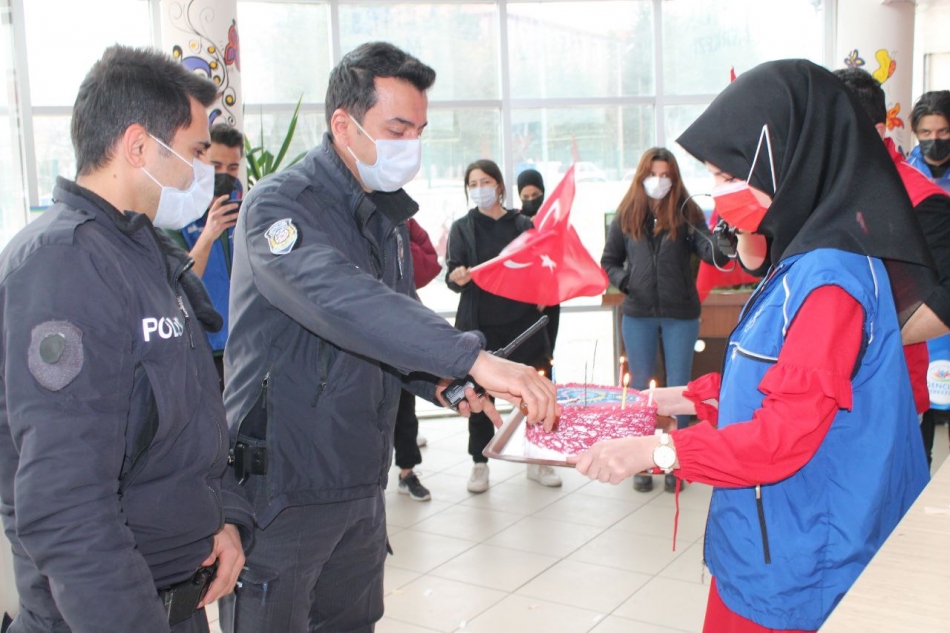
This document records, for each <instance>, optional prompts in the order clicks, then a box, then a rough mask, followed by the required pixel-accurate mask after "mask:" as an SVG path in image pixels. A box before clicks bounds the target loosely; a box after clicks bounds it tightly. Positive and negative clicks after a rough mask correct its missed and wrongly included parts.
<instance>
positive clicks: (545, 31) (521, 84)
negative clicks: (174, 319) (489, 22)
mask: <svg viewBox="0 0 950 633" xmlns="http://www.w3.org/2000/svg"><path fill="white" fill-rule="evenodd" d="M664 6H665V5H664ZM508 49H509V53H508V60H509V69H510V73H511V96H512V97H513V98H515V99H539V98H568V97H629V96H639V95H650V94H653V92H654V82H653V67H654V63H653V59H654V55H653V3H652V2H651V1H650V0H639V1H633V2H629V1H627V2H587V1H585V2H543V3H542V2H533V3H513V4H509V5H508Z"/></svg>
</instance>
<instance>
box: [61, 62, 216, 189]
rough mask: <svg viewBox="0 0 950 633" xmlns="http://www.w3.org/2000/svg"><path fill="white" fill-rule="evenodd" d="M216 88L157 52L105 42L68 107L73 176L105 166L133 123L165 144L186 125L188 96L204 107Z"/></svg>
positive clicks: (209, 101) (188, 119)
mask: <svg viewBox="0 0 950 633" xmlns="http://www.w3.org/2000/svg"><path fill="white" fill-rule="evenodd" d="M217 92H218V89H217V86H215V84H214V83H212V82H211V81H209V80H207V79H204V78H202V77H199V76H198V75H196V74H194V73H192V72H189V71H188V70H187V69H186V68H185V67H183V66H182V65H181V64H179V63H178V62H176V61H174V60H173V59H172V58H171V57H168V56H167V55H165V54H163V53H160V52H159V51H157V50H154V49H146V48H130V47H127V46H118V45H116V46H110V47H109V48H107V49H106V51H105V52H104V53H103V54H102V59H100V60H99V61H97V62H96V63H95V64H93V66H92V69H91V70H90V71H89V74H88V75H86V78H85V79H83V82H82V85H81V86H79V94H78V95H76V103H75V104H74V105H73V120H72V125H71V128H72V129H71V133H72V140H73V148H74V150H75V152H76V172H77V174H78V175H80V176H82V175H85V174H89V173H91V172H93V171H95V170H96V169H99V168H100V167H102V166H103V165H105V164H106V163H107V162H108V161H109V160H110V159H111V158H112V152H113V148H114V147H115V144H116V143H117V142H118V140H119V138H121V136H122V135H123V134H125V131H126V130H127V129H128V127H129V126H130V125H133V124H135V123H138V124H140V125H142V126H143V127H144V128H145V129H146V130H148V132H149V133H150V134H152V135H154V136H155V137H156V138H158V139H160V140H161V141H162V142H164V143H170V142H171V140H172V137H173V136H174V135H175V132H177V131H178V130H179V129H181V128H183V127H188V126H189V125H191V103H190V102H189V97H192V98H194V99H195V100H197V101H198V102H199V103H201V105H203V106H204V107H206V108H207V107H208V106H210V105H211V104H212V103H214V100H215V98H216V97H217Z"/></svg>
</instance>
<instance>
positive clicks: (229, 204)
mask: <svg viewBox="0 0 950 633" xmlns="http://www.w3.org/2000/svg"><path fill="white" fill-rule="evenodd" d="M208 160H209V161H210V162H211V165H212V166H213V167H214V199H213V200H212V202H211V207H210V208H209V209H208V211H207V212H206V213H205V214H204V215H203V216H201V217H200V218H198V219H197V220H195V221H194V222H192V223H191V224H189V225H188V226H186V227H185V228H183V229H181V231H169V236H170V237H171V238H172V239H173V240H174V241H175V242H176V243H177V244H178V245H179V246H181V247H182V248H183V249H185V250H186V251H188V254H189V255H191V258H192V259H193V260H195V265H194V267H193V270H194V272H195V274H196V275H198V276H199V277H201V280H202V281H203V282H204V284H205V287H206V288H207V289H208V294H209V295H210V296H211V303H212V304H214V309H215V310H217V311H218V313H219V314H220V315H221V317H222V318H223V319H224V325H223V326H222V327H221V329H220V330H219V331H217V332H215V333H211V332H209V333H208V342H209V343H210V344H211V351H212V352H213V353H214V365H215V367H216V368H217V370H218V376H219V377H220V380H221V389H222V390H223V389H224V344H225V343H227V341H228V300H229V298H230V296H231V292H230V288H231V259H232V258H231V253H232V250H233V248H232V247H233V245H234V237H233V236H234V224H235V223H236V222H237V217H238V209H239V208H240V206H241V198H242V197H243V195H244V189H243V187H242V186H241V181H240V180H238V173H239V172H240V170H241V161H243V160H244V135H243V134H241V132H240V131H239V130H237V129H236V128H234V127H231V126H230V125H228V124H227V123H216V124H214V125H213V126H211V147H210V148H209V149H208Z"/></svg>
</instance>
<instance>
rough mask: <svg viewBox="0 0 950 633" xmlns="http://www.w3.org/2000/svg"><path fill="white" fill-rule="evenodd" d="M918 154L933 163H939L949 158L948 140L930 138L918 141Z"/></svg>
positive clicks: (949, 140) (949, 143) (949, 147)
mask: <svg viewBox="0 0 950 633" xmlns="http://www.w3.org/2000/svg"><path fill="white" fill-rule="evenodd" d="M920 152H921V153H922V154H923V155H924V156H926V157H927V158H929V159H930V160H932V161H934V162H935V163H941V162H943V160H944V159H945V158H946V157H947V156H950V139H947V138H932V139H928V140H926V141H920Z"/></svg>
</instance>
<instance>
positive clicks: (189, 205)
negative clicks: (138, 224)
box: [141, 134, 214, 230]
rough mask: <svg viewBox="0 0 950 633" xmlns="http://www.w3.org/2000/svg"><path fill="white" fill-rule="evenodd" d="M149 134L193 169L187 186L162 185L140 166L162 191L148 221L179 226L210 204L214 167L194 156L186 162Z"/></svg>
mask: <svg viewBox="0 0 950 633" xmlns="http://www.w3.org/2000/svg"><path fill="white" fill-rule="evenodd" d="M149 136H151V137H152V139H153V140H154V141H155V142H156V143H158V144H159V145H161V146H162V147H164V148H165V149H167V150H168V151H169V152H171V153H172V154H174V155H175V157H177V158H178V160H180V161H182V162H183V163H185V164H186V165H191V169H192V171H193V172H194V178H193V179H192V181H191V186H189V187H188V188H187V189H185V190H181V189H176V188H175V187H166V186H165V185H163V184H162V183H160V182H158V179H156V178H155V176H153V175H152V174H150V173H148V170H146V169H145V168H144V167H142V168H141V169H142V171H144V172H145V175H146V176H148V177H149V178H151V179H152V181H153V182H154V183H155V184H156V185H158V186H159V187H161V188H162V193H161V195H160V196H159V198H158V209H157V210H156V211H155V219H154V220H152V224H154V225H155V226H156V227H158V228H160V229H174V230H178V229H183V228H185V227H186V226H188V225H189V224H191V223H192V222H194V221H195V220H197V219H198V218H200V217H201V216H202V215H204V212H205V210H206V209H207V208H208V206H209V205H210V204H211V200H212V199H213V198H214V167H212V166H211V165H209V164H207V163H205V162H204V161H201V160H198V159H197V158H196V159H194V160H193V161H191V162H190V163H189V162H188V161H187V160H185V159H184V158H182V156H181V155H180V154H179V153H178V152H176V151H175V150H173V149H172V148H170V147H169V146H168V145H165V143H162V142H161V141H160V140H158V139H157V138H155V137H154V136H152V135H151V134H149Z"/></svg>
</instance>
